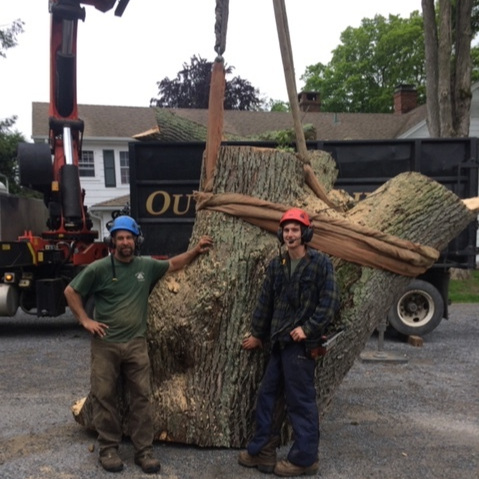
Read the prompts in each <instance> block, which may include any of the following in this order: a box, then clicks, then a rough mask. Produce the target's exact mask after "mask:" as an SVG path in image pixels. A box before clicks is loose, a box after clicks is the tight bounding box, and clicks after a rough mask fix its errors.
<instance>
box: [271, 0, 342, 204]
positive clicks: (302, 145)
mask: <svg viewBox="0 0 479 479" xmlns="http://www.w3.org/2000/svg"><path fill="white" fill-rule="evenodd" d="M273 7H274V14H275V19H276V29H277V30H278V40H279V47H280V50H281V58H282V60H283V70H284V77H285V81H286V88H287V91H288V98H289V105H290V107H291V114H292V116H293V124H294V132H295V136H296V148H297V150H298V155H299V158H300V160H301V161H302V162H303V165H304V166H303V167H304V175H305V179H306V183H307V184H308V186H309V187H310V188H311V189H312V190H313V192H314V194H315V195H316V196H317V197H318V198H319V199H320V200H322V201H324V202H325V203H326V204H327V205H328V206H329V207H330V208H335V205H334V204H333V203H331V201H330V200H329V198H328V195H327V194H326V191H325V190H324V188H323V186H322V185H321V183H320V182H319V181H318V179H317V178H316V177H315V175H314V173H313V170H312V168H311V165H310V164H309V160H308V153H307V147H306V139H305V137H304V130H303V126H302V124H301V118H300V112H299V104H298V92H297V89H296V79H295V72H294V61H293V49H292V47H291V38H290V35H289V26H288V17H287V14H286V5H285V3H284V0H273Z"/></svg>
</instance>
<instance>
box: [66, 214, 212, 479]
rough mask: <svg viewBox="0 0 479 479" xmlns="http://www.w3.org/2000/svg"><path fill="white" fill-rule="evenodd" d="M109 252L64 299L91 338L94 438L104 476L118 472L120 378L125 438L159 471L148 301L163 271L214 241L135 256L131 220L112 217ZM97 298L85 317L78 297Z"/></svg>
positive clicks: (136, 233) (136, 232)
mask: <svg viewBox="0 0 479 479" xmlns="http://www.w3.org/2000/svg"><path fill="white" fill-rule="evenodd" d="M110 234H111V241H112V248H113V252H112V254H111V255H110V256H108V257H106V258H102V259H100V260H98V261H95V262H94V263H92V264H90V265H88V266H87V267H86V268H85V269H84V270H83V271H82V272H81V273H80V274H78V275H77V276H76V277H75V278H74V279H73V280H72V281H71V282H70V284H69V285H68V286H67V287H66V289H65V297H66V299H67V302H68V306H69V307H70V309H71V311H72V313H73V314H74V315H75V317H76V318H77V320H78V321H79V323H80V324H81V325H82V326H83V327H84V328H85V329H86V330H87V331H89V332H90V333H91V334H92V343H91V398H92V405H93V420H94V424H95V428H96V430H97V432H98V442H99V447H100V463H101V465H102V466H103V468H104V469H105V470H107V471H111V472H117V471H121V470H122V469H123V462H122V460H121V458H120V456H119V455H118V448H119V445H120V442H121V439H122V426H121V421H120V418H119V414H118V411H117V381H118V378H119V376H120V375H123V377H124V379H125V384H126V385H127V387H128V391H129V394H130V414H129V425H130V436H131V441H132V443H133V446H134V448H135V463H136V464H138V465H139V466H140V467H141V468H142V470H143V471H144V472H146V473H155V472H158V471H159V470H160V462H159V461H158V459H156V458H155V457H153V447H152V443H153V435H154V430H153V417H152V410H151V402H150V396H151V390H150V362H149V357H148V349H147V344H146V338H145V335H146V324H147V307H148V296H149V294H150V291H151V289H152V288H153V286H154V285H155V284H156V282H157V281H158V280H159V279H160V278H162V277H163V276H164V275H165V274H166V273H167V272H171V271H176V270H179V269H181V268H183V267H184V266H186V265H187V264H189V263H191V261H193V259H194V258H196V257H197V256H198V255H199V254H202V253H205V252H207V251H208V250H209V248H210V247H211V246H212V244H213V242H212V239H211V238H210V237H209V236H203V237H202V238H201V239H200V240H199V242H198V244H197V245H196V246H195V247H194V248H192V249H190V250H188V251H186V252H185V253H182V254H179V255H177V256H174V257H173V258H170V259H169V260H161V261H160V260H156V259H154V258H152V257H149V256H138V255H136V254H135V251H136V249H137V247H138V244H139V242H140V241H141V239H142V236H141V231H140V228H139V226H138V224H137V223H136V221H135V220H134V219H133V218H131V217H129V216H118V217H117V218H116V219H115V221H114V222H113V224H112V226H111V228H110ZM91 296H93V297H94V299H95V318H94V319H93V318H90V317H89V316H88V313H87V312H86V310H85V308H84V306H83V298H88V297H91Z"/></svg>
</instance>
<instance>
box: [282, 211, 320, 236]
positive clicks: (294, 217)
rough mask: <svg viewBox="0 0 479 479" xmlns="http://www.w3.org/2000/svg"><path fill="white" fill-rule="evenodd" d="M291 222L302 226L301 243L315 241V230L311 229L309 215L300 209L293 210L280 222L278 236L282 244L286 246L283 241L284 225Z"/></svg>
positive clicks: (285, 214)
mask: <svg viewBox="0 0 479 479" xmlns="http://www.w3.org/2000/svg"><path fill="white" fill-rule="evenodd" d="M289 221H296V222H297V223H299V224H300V225H301V242H302V243H309V242H310V241H311V240H312V239H313V234H314V231H313V228H312V227H311V221H310V220H309V216H308V213H306V211H303V210H302V209H300V208H291V209H289V210H288V211H286V213H284V215H283V216H282V217H281V219H280V220H279V226H280V227H279V229H278V231H277V232H276V236H277V237H278V240H279V242H280V243H281V244H284V239H283V224H284V223H287V222H289Z"/></svg>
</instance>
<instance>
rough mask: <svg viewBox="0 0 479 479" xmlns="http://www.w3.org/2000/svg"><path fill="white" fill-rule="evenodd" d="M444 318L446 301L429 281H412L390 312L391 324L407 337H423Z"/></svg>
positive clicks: (389, 319)
mask: <svg viewBox="0 0 479 479" xmlns="http://www.w3.org/2000/svg"><path fill="white" fill-rule="evenodd" d="M443 316H444V301H443V299H442V296H441V294H440V293H439V291H438V290H437V289H436V288H435V287H434V286H433V285H432V284H431V283H428V282H427V281H422V280H419V279H416V280H413V281H411V283H409V285H408V287H407V288H406V290H405V291H404V292H403V293H402V294H401V296H400V297H399V299H398V300H397V302H396V304H395V305H394V306H393V307H392V308H391V309H390V310H389V314H388V321H389V324H390V325H391V326H392V327H393V328H394V329H395V330H396V331H397V332H398V333H401V334H404V335H406V336H411V335H417V336H423V335H425V334H428V333H430V332H431V331H433V330H434V329H435V328H437V326H438V325H439V323H440V322H441V320H442V318H443Z"/></svg>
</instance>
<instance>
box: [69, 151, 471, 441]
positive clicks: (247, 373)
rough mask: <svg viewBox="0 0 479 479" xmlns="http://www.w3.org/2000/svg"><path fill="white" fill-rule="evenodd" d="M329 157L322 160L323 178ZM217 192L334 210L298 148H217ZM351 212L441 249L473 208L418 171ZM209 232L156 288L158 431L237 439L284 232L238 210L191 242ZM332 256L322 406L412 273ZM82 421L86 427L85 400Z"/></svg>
mask: <svg viewBox="0 0 479 479" xmlns="http://www.w3.org/2000/svg"><path fill="white" fill-rule="evenodd" d="M333 164H334V162H333V161H332V160H331V162H330V163H328V164H324V165H323V170H324V171H325V175H326V176H328V175H330V174H331V170H332V169H333V166H332V165H333ZM213 193H215V194H221V193H242V194H245V195H251V196H253V197H256V198H260V199H266V200H268V201H270V202H274V203H279V204H282V205H286V206H301V207H304V208H305V209H306V210H307V211H309V212H310V213H311V214H312V215H315V214H317V213H318V212H319V211H321V210H324V209H326V210H327V208H325V207H324V204H323V203H322V202H320V201H319V200H317V199H316V198H314V197H313V196H312V195H311V191H310V190H309V189H308V188H307V187H305V183H304V173H303V166H302V164H301V163H300V162H299V161H298V160H297V158H296V156H295V155H294V154H291V153H286V152H280V151H278V150H269V149H268V150H266V149H255V148H250V147H240V148H233V147H227V148H222V149H221V152H220V157H219V160H218V164H217V169H216V174H215V181H214V187H213ZM328 211H329V210H328ZM330 214H331V215H332V217H337V216H339V214H338V213H336V212H330ZM348 216H349V218H350V219H351V221H354V222H356V223H358V224H361V225H364V226H368V227H371V228H375V229H377V230H381V231H384V232H386V233H390V234H394V235H397V236H399V237H401V238H405V239H408V240H411V241H415V242H419V243H423V244H426V245H430V246H432V247H434V248H439V249H441V248H443V247H444V246H445V245H446V244H447V243H448V242H449V241H450V240H451V239H452V238H453V237H454V236H456V234H457V232H458V231H460V230H462V229H463V228H464V227H465V226H466V225H467V224H468V223H469V222H470V221H472V220H473V219H474V218H475V215H474V214H473V213H472V212H471V211H470V210H468V209H467V208H466V207H465V206H464V204H463V203H462V202H461V201H460V200H459V199H458V198H457V197H456V196H454V195H453V194H452V193H450V192H449V191H448V190H447V189H445V188H444V187H443V186H441V185H440V184H438V183H436V182H434V181H431V180H430V179H428V178H425V177H423V176H421V175H419V174H416V173H411V174H405V175H400V176H399V177H397V178H395V179H393V180H391V181H390V182H388V183H387V184H385V185H383V187H381V188H380V189H379V190H378V191H377V192H376V193H375V194H374V195H371V196H370V197H369V199H367V200H364V201H363V202H361V203H360V204H359V205H358V206H356V207H355V208H354V209H352V210H351V211H350V213H349V214H348ZM326 228H327V223H326ZM202 234H210V235H211V236H212V237H213V238H214V241H215V246H214V248H213V250H212V251H210V253H209V254H208V255H204V256H202V257H200V258H199V260H198V261H196V262H194V263H193V264H192V265H190V266H189V267H188V268H187V269H185V270H184V271H181V272H178V273H177V274H174V275H170V276H168V277H167V278H166V279H165V280H163V281H161V282H160V284H159V285H158V286H157V287H156V288H155V290H154V291H153V292H152V294H151V299H150V315H149V333H148V337H149V348H150V357H151V362H152V380H153V394H154V406H155V429H156V434H157V437H158V438H159V439H162V440H170V441H176V442H182V443H188V444H197V445H200V446H218V447H220V446H221V447H240V446H244V444H245V443H246V441H247V440H248V438H249V437H250V434H251V433H252V429H253V411H254V405H255V398H256V393H257V388H258V385H259V382H260V380H261V376H262V373H263V367H264V364H265V359H266V357H265V356H266V352H264V351H259V352H248V351H244V350H242V349H241V340H242V338H243V337H244V335H245V334H247V332H248V330H249V324H250V318H251V313H252V310H253V308H254V306H255V302H256V299H257V296H258V292H259V290H260V286H261V283H262V280H263V276H264V272H265V268H266V265H267V263H268V262H269V260H270V259H271V258H272V257H273V256H274V255H276V254H278V241H277V239H276V235H272V234H270V233H267V232H266V231H264V230H263V229H261V228H258V227H256V226H253V225H251V224H249V223H247V222H245V221H243V220H242V219H239V218H236V217H233V216H229V215H227V214H224V213H220V212H215V211H209V210H201V211H198V213H197V218H196V223H195V227H194V232H193V241H194V242H196V240H197V238H198V237H199V236H200V235H202ZM334 262H335V267H336V270H337V275H338V280H339V283H340V287H341V290H342V305H341V311H340V314H339V315H338V317H337V318H336V320H335V323H334V327H336V328H344V333H343V335H342V336H341V337H340V340H339V341H338V342H337V344H336V346H335V347H334V348H333V349H332V350H331V351H330V352H329V353H328V354H327V355H326V356H324V357H323V358H322V359H320V361H319V364H318V366H319V367H318V374H317V388H318V392H319V395H318V403H319V407H320V410H321V412H322V413H324V411H325V410H326V407H327V405H328V404H329V402H330V401H331V398H332V397H333V395H334V393H335V391H336V390H337V388H338V386H339V385H340V384H341V381H342V380H343V378H344V376H345V375H346V373H347V372H348V370H349V369H350V367H351V366H352V364H353V362H354V360H355V359H356V358H357V356H358V354H359V353H360V351H361V350H362V349H363V347H364V345H365V343H366V341H367V339H368V338H369V336H370V335H371V333H372V332H373V331H374V329H375V327H376V326H377V325H378V323H379V321H380V320H381V319H382V318H383V317H384V315H385V314H386V312H387V311H388V309H389V307H390V306H391V304H392V302H393V299H394V296H395V294H396V292H397V291H398V290H399V288H401V287H403V286H405V285H406V284H407V282H408V281H409V280H410V278H406V277H403V276H399V275H397V274H393V273H391V272H388V271H384V270H382V269H379V268H370V267H361V266H358V265H357V264H353V263H349V262H346V261H343V260H339V259H337V258H335V260H334ZM126 416H127V414H126V413H125V417H126ZM77 419H78V420H79V422H81V423H83V424H84V425H86V426H91V424H92V422H91V411H90V404H89V401H88V400H87V401H86V403H85V405H83V408H82V410H81V411H80V412H79V413H78V414H77ZM126 430H127V429H126ZM283 433H284V434H283V437H284V439H286V438H288V437H289V430H287V429H285V430H284V431H283Z"/></svg>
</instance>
